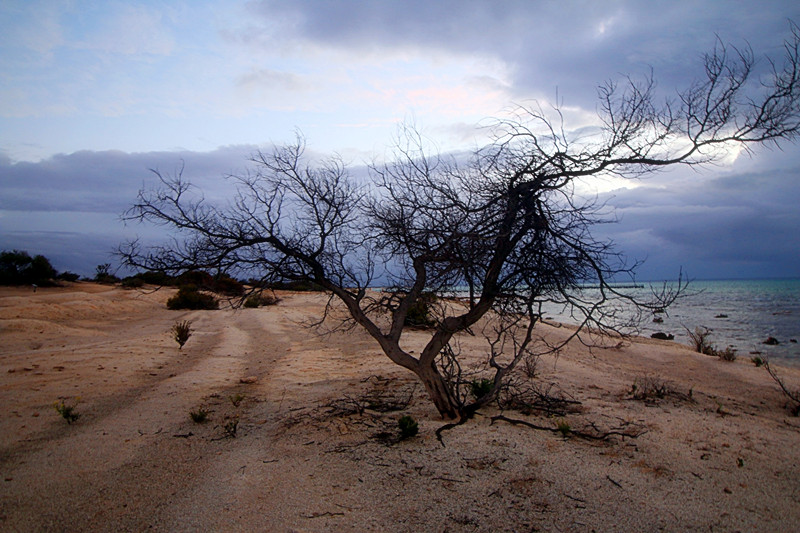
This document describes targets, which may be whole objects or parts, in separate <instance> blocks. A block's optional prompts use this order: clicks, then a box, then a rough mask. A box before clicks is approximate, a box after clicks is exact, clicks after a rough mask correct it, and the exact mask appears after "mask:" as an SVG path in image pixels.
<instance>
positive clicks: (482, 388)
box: [469, 378, 494, 399]
mask: <svg viewBox="0 0 800 533" xmlns="http://www.w3.org/2000/svg"><path fill="white" fill-rule="evenodd" d="M469 390H470V392H471V393H472V395H473V396H475V398H476V399H481V398H483V397H484V396H486V395H487V394H491V393H492V391H493V390H494V381H493V380H491V379H487V378H482V379H475V380H472V381H471V382H470V384H469Z"/></svg>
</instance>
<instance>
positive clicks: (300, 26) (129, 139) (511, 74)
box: [0, 0, 800, 280]
mask: <svg viewBox="0 0 800 533" xmlns="http://www.w3.org/2000/svg"><path fill="white" fill-rule="evenodd" d="M789 20H794V21H795V22H800V5H798V3H797V2H796V0H794V1H769V0H767V1H762V2H752V0H749V1H741V2H740V1H706V2H697V1H674V0H673V1H664V2H661V1H657V0H652V1H613V0H607V1H603V2H596V1H586V2H569V1H562V2H555V1H553V2H550V1H547V2H545V1H541V2H537V1H531V0H528V1H525V0H523V1H499V0H498V1H468V0H460V1H458V0H446V1H431V0H425V1H421V0H406V1H389V0H387V1H355V0H354V1H321V0H318V1H311V0H306V1H301V0H294V1H274V0H264V1H225V2H220V1H218V0H215V1H203V0H192V1H188V0H187V1H139V2H136V1H125V2H121V1H120V2H116V1H113V0H109V1H104V2H94V1H79V0H75V1H68V0H64V1H35V0H33V1H32V0H26V1H15V0H4V1H3V2H0V249H22V250H27V251H29V252H30V253H31V254H39V253H41V254H44V255H45V256H47V257H48V258H50V259H51V262H52V263H53V264H54V266H55V267H56V268H57V269H58V270H60V271H63V270H70V271H73V272H77V273H80V274H83V275H92V274H93V272H94V268H95V266H96V265H98V264H101V263H106V262H112V263H113V262H114V258H113V257H112V256H111V255H110V253H111V252H112V251H113V249H114V247H115V246H116V245H118V244H119V243H120V242H121V241H123V240H125V239H127V238H131V237H135V236H137V235H139V236H144V237H145V238H156V233H155V232H154V231H153V230H152V229H151V228H145V227H141V226H135V225H134V226H132V225H125V224H123V223H122V222H121V219H120V215H121V214H122V212H123V211H124V210H125V209H126V208H127V207H128V206H130V205H131V203H132V202H133V200H134V199H135V197H136V193H137V191H138V190H139V189H140V188H142V187H143V186H146V185H147V184H148V183H152V181H153V175H152V174H151V173H150V172H149V169H154V168H155V169H159V170H161V171H165V172H173V171H175V170H176V169H177V168H179V167H180V166H181V165H182V164H184V165H185V170H184V176H186V177H188V178H189V179H190V180H192V181H193V182H195V183H198V184H200V185H201V186H202V187H203V188H204V189H205V190H207V191H209V193H210V194H211V195H212V196H214V195H215V194H216V195H219V196H224V194H225V192H227V191H228V187H229V182H226V180H224V179H223V176H224V175H227V174H230V173H237V172H243V171H245V170H246V168H247V158H248V156H249V155H250V154H252V153H253V152H255V151H256V150H258V149H264V148H268V147H269V146H271V145H272V144H273V143H278V144H280V143H284V142H291V141H292V140H293V139H294V138H295V135H296V132H298V131H300V132H302V134H303V135H304V136H305V137H306V140H307V143H308V147H309V149H310V150H311V151H313V152H314V153H319V154H330V153H334V152H335V153H338V154H340V155H341V156H342V157H343V158H344V159H345V160H347V161H349V162H351V164H352V165H354V166H356V167H357V166H359V165H363V164H364V163H366V162H369V161H371V160H372V159H373V158H374V157H381V156H382V155H383V154H385V153H387V149H388V148H389V146H390V145H391V142H392V137H393V135H394V134H395V132H396V129H397V126H398V124H401V123H404V122H406V123H408V122H413V123H414V124H415V125H416V126H417V127H419V128H420V129H421V130H422V131H423V133H424V134H425V136H426V137H428V138H429V139H432V140H433V142H434V143H435V145H436V147H437V149H438V150H440V151H442V152H449V151H455V152H459V151H464V150H471V149H474V148H476V147H478V146H481V145H482V144H483V143H485V142H486V138H485V134H486V129H485V128H481V127H480V126H481V125H485V124H486V121H487V120H488V119H490V118H491V117H502V116H504V114H505V113H508V112H509V110H511V109H514V107H515V106H518V105H533V104H534V103H536V104H537V105H543V106H545V107H547V106H550V105H554V104H558V105H559V106H560V107H561V109H562V111H563V112H564V117H565V125H566V127H567V129H569V130H579V129H580V128H583V127H586V126H591V125H592V124H596V123H597V115H596V109H597V92H596V87H597V85H599V84H601V83H603V82H605V81H607V80H614V79H620V78H621V77H622V76H623V75H633V76H642V75H646V74H647V73H649V72H650V71H651V69H652V72H653V73H654V76H655V78H656V80H657V82H658V84H659V85H658V87H659V90H660V91H663V92H664V93H665V94H673V93H674V91H675V90H677V89H680V88H685V87H686V86H688V85H689V84H690V83H691V82H692V80H693V79H696V78H698V77H699V76H700V75H702V54H703V53H705V52H708V51H710V50H711V49H712V48H713V46H714V45H715V42H716V39H720V40H722V41H724V42H726V43H732V44H734V45H736V46H740V47H741V46H747V45H748V44H749V46H751V47H752V49H753V50H754V52H755V53H756V55H757V56H758V57H761V58H763V56H764V55H765V54H768V55H776V54H779V52H780V48H781V46H782V42H783V39H785V38H787V37H788V36H789V34H790V24H789ZM760 64H761V65H762V66H763V65H764V64H765V62H764V60H763V59H761V63H760ZM593 186H594V187H597V194H599V195H600V196H599V197H600V199H601V200H602V201H605V202H607V204H608V205H609V206H610V207H612V208H614V209H615V216H616V218H617V219H618V222H617V223H616V224H611V225H607V226H602V227H601V228H599V231H600V235H601V236H603V237H604V238H605V237H607V238H611V239H613V240H614V241H615V242H616V243H617V247H618V249H619V250H620V251H622V252H623V253H625V254H626V255H628V256H629V257H630V258H631V260H645V262H644V264H643V265H642V266H641V267H640V268H639V278H640V279H643V280H646V279H667V278H674V277H675V276H676V275H677V274H678V272H679V270H680V269H683V271H684V272H686V273H688V274H689V276H691V277H694V278H698V279H723V278H753V277H800V261H798V258H799V257H800V232H798V228H800V209H798V207H797V206H798V204H800V145H798V144H784V145H782V147H781V149H767V148H759V149H756V151H755V153H754V154H752V155H750V156H748V155H746V154H740V155H739V156H738V157H731V158H728V159H727V160H725V161H724V162H721V163H719V164H717V165H714V166H712V167H707V168H703V169H700V170H698V169H689V168H675V169H671V170H669V171H666V172H660V173H658V174H655V175H650V176H648V177H647V178H645V179H643V180H639V181H635V182H619V181H614V180H601V181H599V182H596V183H594V184H593Z"/></svg>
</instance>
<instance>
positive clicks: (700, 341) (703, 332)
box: [684, 326, 714, 355]
mask: <svg viewBox="0 0 800 533" xmlns="http://www.w3.org/2000/svg"><path fill="white" fill-rule="evenodd" d="M684 329H685V330H686V333H687V334H688V335H689V338H690V339H691V340H692V346H693V347H694V351H696V352H698V353H702V354H706V355H714V345H713V344H711V341H710V339H709V338H710V337H711V330H710V329H708V328H707V327H705V326H700V327H696V328H694V331H692V330H690V329H689V328H686V327H684Z"/></svg>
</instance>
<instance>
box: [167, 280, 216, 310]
mask: <svg viewBox="0 0 800 533" xmlns="http://www.w3.org/2000/svg"><path fill="white" fill-rule="evenodd" d="M167 309H195V310H196V309H201V310H202V309H206V310H210V309H219V302H218V301H217V300H216V298H214V297H213V296H211V295H210V294H204V293H201V292H200V291H198V290H197V287H196V286H194V285H182V286H181V287H180V288H179V289H178V294H176V295H175V296H173V297H172V298H170V299H169V300H167Z"/></svg>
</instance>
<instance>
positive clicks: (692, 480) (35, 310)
mask: <svg viewBox="0 0 800 533" xmlns="http://www.w3.org/2000/svg"><path fill="white" fill-rule="evenodd" d="M171 294H172V291H170V290H160V291H156V292H141V291H125V290H121V289H118V288H112V287H108V286H102V285H95V284H91V283H79V284H75V285H73V286H71V287H68V288H40V289H39V290H38V291H37V292H36V293H33V292H32V291H31V290H30V289H28V288H0V338H1V339H2V343H0V375H1V376H2V381H1V382H0V405H2V406H3V408H2V411H0V474H2V481H0V482H1V483H2V490H1V491H0V529H2V530H4V531H45V530H46V531H79V530H92V531H130V530H134V531H140V530H145V529H150V528H152V529H155V530H162V531H197V530H203V531H278V532H281V531H284V532H289V531H592V530H596V531H656V530H663V531H695V530H696V531H700V530H703V531H790V530H793V529H795V528H796V527H797V524H798V523H800V459H798V457H800V456H798V454H797V449H798V445H800V420H799V419H797V418H794V417H791V416H790V415H789V413H788V411H787V410H786V409H785V408H784V405H785V398H784V397H783V396H782V394H781V393H780V391H779V390H778V388H777V386H776V385H775V383H774V382H773V381H772V380H771V379H770V377H769V376H768V375H767V373H766V372H765V371H764V370H763V369H759V368H755V367H754V366H753V365H752V364H751V363H750V362H749V360H748V359H747V357H741V358H740V359H739V360H737V361H736V362H733V363H727V362H724V361H720V360H718V359H716V358H710V357H707V356H702V355H699V354H696V353H692V352H691V351H689V350H688V349H687V348H685V347H682V346H679V345H676V344H673V343H669V342H661V341H653V340H650V339H641V340H639V341H637V342H633V343H626V344H625V345H624V346H622V347H610V348H602V349H601V348H595V349H592V350H589V349H587V348H586V347H584V346H582V345H579V344H578V345H575V346H570V347H569V348H568V349H567V350H566V351H565V352H564V353H563V354H562V355H561V356H560V357H559V358H558V360H557V361H556V360H554V359H553V358H547V359H543V360H542V361H541V363H540V365H539V370H540V374H539V377H538V380H539V383H542V384H550V383H552V384H556V385H555V387H557V389H558V390H561V391H562V392H563V393H564V394H566V395H568V396H569V397H571V398H574V399H575V400H577V401H579V402H580V405H579V406H577V408H576V409H575V410H574V412H571V413H569V414H567V415H565V416H564V417H560V418H562V419H563V420H564V421H566V422H567V423H568V424H569V425H570V427H571V428H573V429H580V428H591V427H592V426H591V425H592V424H593V425H594V426H595V427H597V428H601V429H608V428H612V427H618V426H626V427H637V428H641V429H642V430H645V431H646V432H645V433H644V434H642V435H641V436H639V437H638V438H620V437H612V438H610V439H609V440H607V441H603V442H590V441H586V440H582V439H579V438H575V437H572V438H563V437H561V436H559V435H558V434H556V433H552V432H549V431H541V430H533V429H530V428H527V427H524V426H517V425H511V424H509V423H507V422H503V421H496V422H494V423H493V422H492V420H491V418H492V416H495V415H498V414H500V411H499V410H498V409H496V408H493V409H487V410H485V411H484V412H482V413H481V414H479V415H478V416H477V417H476V418H475V419H474V420H471V421H469V422H468V423H466V424H464V425H462V426H459V427H457V428H454V429H451V430H449V431H446V432H444V434H443V443H444V446H443V445H442V444H441V443H440V442H439V441H438V440H437V439H436V437H435V431H436V430H437V429H438V428H439V427H440V426H441V425H442V424H443V422H442V421H441V420H439V419H438V417H437V414H436V412H435V410H434V409H433V407H432V406H431V405H430V402H428V400H427V399H426V398H425V396H424V393H423V391H422V390H421V388H419V387H416V382H415V380H414V379H413V376H412V375H410V374H409V373H408V372H406V371H404V370H403V369H401V368H399V367H396V366H395V365H393V364H392V363H391V362H389V361H388V360H387V359H386V358H385V357H384V356H382V355H381V353H380V351H379V350H378V349H377V346H376V345H375V343H374V342H373V341H372V340H371V339H369V338H368V337H367V335H366V334H364V333H363V332H360V331H357V330H354V331H350V332H339V333H330V334H327V335H319V334H318V332H315V331H314V330H310V329H308V328H306V327H304V325H303V324H305V323H307V322H308V320H309V319H310V318H315V317H318V316H319V315H320V313H321V310H322V306H323V305H324V299H323V298H322V297H321V296H320V295H314V294H302V293H285V294H282V295H281V297H282V298H283V301H282V302H281V303H280V304H279V305H278V306H274V307H269V308H260V309H241V310H231V309H223V310H220V311H210V312H209V311H203V312H201V311H169V310H167V309H166V307H165V305H164V303H165V301H166V299H167V298H168V297H169V296H170V295H171ZM177 320H191V321H192V323H193V328H194V333H193V335H192V337H191V338H190V339H189V341H188V342H187V344H186V346H185V347H184V348H183V349H182V350H179V349H178V346H177V344H176V343H175V342H174V341H173V340H172V339H171V337H170V333H169V329H170V327H171V326H172V324H174V323H175V321H177ZM565 333H566V330H564V329H563V328H561V329H560V328H550V331H549V333H548V334H549V335H552V336H558V335H564V334H565ZM406 342H407V343H408V346H409V347H410V348H412V349H413V348H414V347H415V346H417V345H419V346H421V345H422V343H423V342H424V332H413V333H411V334H409V336H408V339H407V341H406ZM475 342H476V340H475V339H473V338H470V337H467V338H465V339H464V340H463V344H464V349H465V350H466V351H467V352H470V351H472V353H473V355H474V356H475V357H478V356H479V355H480V348H478V346H477V345H475V344H474V343H475ZM612 344H613V343H612ZM780 370H781V373H782V375H783V376H784V377H785V379H786V381H787V383H790V384H792V385H793V386H800V371H798V369H780ZM645 377H649V378H652V379H655V380H657V381H658V382H659V383H665V384H666V386H667V389H668V391H669V392H670V394H667V396H666V397H665V398H661V399H658V398H654V399H652V400H651V401H641V400H635V399H632V398H631V397H630V394H629V392H630V390H631V386H632V385H633V384H634V382H637V383H642V380H643V379H644V378H645ZM242 378H255V381H254V382H252V383H243V382H242ZM245 381H253V380H252V379H249V380H245ZM554 390H556V389H554ZM412 391H413V396H412V401H411V404H410V405H409V406H408V407H407V408H406V409H404V410H402V411H400V412H379V411H375V410H371V409H369V408H366V407H367V406H368V404H369V402H370V400H369V399H368V398H371V399H375V398H379V399H380V400H381V401H388V400H391V399H392V398H394V397H398V398H399V397H402V396H403V395H405V394H407V393H412ZM77 398H79V400H77V401H78V403H77V407H76V410H77V412H78V413H79V414H80V415H81V416H80V418H79V419H78V420H77V421H76V422H75V423H73V424H67V423H66V421H65V420H64V419H62V418H61V417H59V416H58V413H56V411H55V410H54V409H53V407H52V405H53V403H54V402H56V401H57V400H59V399H62V400H64V401H65V402H66V403H67V404H71V403H73V402H75V401H76V399H77ZM236 400H240V401H236ZM235 403H237V404H238V405H234V404H235ZM201 407H202V408H204V409H206V410H207V411H208V412H209V421H207V422H205V423H203V424H197V423H194V422H193V421H192V420H191V419H190V416H189V413H190V412H191V411H197V410H198V409H199V408H201ZM401 414H410V415H411V416H413V417H414V418H415V419H417V420H418V421H419V423H420V433H419V435H418V436H417V437H414V438H412V439H409V440H406V441H401V442H396V441H395V440H394V437H393V435H395V434H396V433H397V418H398V417H399V416H400V415H401ZM503 414H504V415H506V416H507V417H509V418H516V419H521V420H526V421H529V422H533V423H535V424H539V425H543V426H548V427H555V424H556V423H557V421H556V420H555V419H553V418H548V417H546V416H542V415H531V416H525V415H523V414H521V413H519V412H513V411H506V412H505V413H503ZM234 421H238V422H237V424H236V433H235V438H234V437H232V436H231V435H229V434H228V433H230V432H231V431H232V430H231V428H232V427H233V422H234ZM226 426H227V427H228V431H227V432H226Z"/></svg>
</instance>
